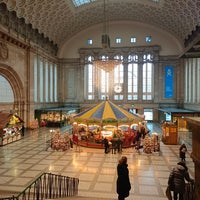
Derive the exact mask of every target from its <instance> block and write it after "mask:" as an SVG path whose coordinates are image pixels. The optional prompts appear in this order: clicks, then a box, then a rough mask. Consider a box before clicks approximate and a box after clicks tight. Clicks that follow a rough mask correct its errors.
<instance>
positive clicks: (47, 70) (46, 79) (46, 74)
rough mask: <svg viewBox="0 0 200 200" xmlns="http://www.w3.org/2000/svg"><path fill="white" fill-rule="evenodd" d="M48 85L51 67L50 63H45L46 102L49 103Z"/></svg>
mask: <svg viewBox="0 0 200 200" xmlns="http://www.w3.org/2000/svg"><path fill="white" fill-rule="evenodd" d="M48 85H49V66H48V62H47V61H46V62H45V86H46V87H45V101H46V102H48V101H49V90H48Z"/></svg>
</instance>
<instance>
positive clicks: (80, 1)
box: [72, 0, 96, 7]
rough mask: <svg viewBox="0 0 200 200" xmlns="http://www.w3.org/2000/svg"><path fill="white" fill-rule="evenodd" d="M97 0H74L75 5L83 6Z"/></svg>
mask: <svg viewBox="0 0 200 200" xmlns="http://www.w3.org/2000/svg"><path fill="white" fill-rule="evenodd" d="M94 1H96V0H72V2H73V4H74V6H75V7H79V6H83V5H85V4H88V3H92V2H94Z"/></svg>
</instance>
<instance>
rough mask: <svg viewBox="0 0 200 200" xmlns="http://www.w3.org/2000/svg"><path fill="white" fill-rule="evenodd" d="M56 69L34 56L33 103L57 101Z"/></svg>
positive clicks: (54, 66) (53, 65)
mask: <svg viewBox="0 0 200 200" xmlns="http://www.w3.org/2000/svg"><path fill="white" fill-rule="evenodd" d="M57 70H58V67H57V65H56V64H52V63H50V62H48V61H47V60H46V61H45V60H44V58H42V57H39V56H34V101H35V102H38V101H39V102H55V101H57V100H58V99H57V98H58V97H57V93H58V92H57V81H58V79H57V76H58V73H57Z"/></svg>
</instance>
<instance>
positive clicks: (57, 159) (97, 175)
mask: <svg viewBox="0 0 200 200" xmlns="http://www.w3.org/2000/svg"><path fill="white" fill-rule="evenodd" d="M148 126H149V128H150V129H151V131H152V132H157V133H160V134H161V129H160V127H159V125H158V124H153V123H152V124H151V123H149V124H148ZM61 131H65V128H63V129H61ZM190 134H191V133H189V134H187V133H185V132H184V134H182V133H179V137H180V142H185V143H186V144H187V147H188V153H187V157H186V161H187V166H188V168H189V172H190V175H191V177H192V178H193V176H194V164H193V162H192V160H191V158H190V156H189V153H190V152H191V135H190ZM182 135H183V137H182ZM50 136H51V135H50V129H48V128H40V129H39V130H33V131H28V132H26V133H25V136H24V138H23V139H21V140H19V141H16V142H14V143H11V144H8V145H5V146H3V147H0V175H1V178H0V197H2V196H3V195H5V192H6V193H8V194H13V193H15V192H21V191H22V190H23V189H24V188H25V187H26V186H27V185H28V184H30V183H31V182H32V181H33V179H35V178H36V177H38V176H39V175H40V174H41V173H43V172H51V173H56V174H61V175H66V176H70V177H77V178H79V180H80V183H79V194H78V195H79V196H84V197H93V198H96V197H99V198H101V199H104V198H107V199H110V200H112V199H117V194H116V179H117V176H116V166H117V163H118V160H119V159H120V157H121V156H122V155H125V156H127V157H128V168H129V173H130V181H131V186H132V188H131V191H130V196H129V197H128V198H127V200H131V199H134V200H141V199H143V200H147V199H148V200H164V199H167V198H166V196H165V190H166V187H167V181H168V176H169V173H170V170H171V169H172V168H173V167H174V166H176V164H177V162H178V161H179V156H178V148H179V145H165V144H163V143H162V142H161V151H160V152H159V153H152V154H146V153H143V152H142V149H141V150H140V153H138V152H136V151H135V150H134V149H133V148H126V149H123V152H122V154H111V153H109V154H104V150H102V149H92V148H84V147H81V148H80V151H75V149H70V150H68V151H64V152H62V151H53V150H51V149H48V150H47V151H46V150H45V149H46V141H48V140H49V139H50ZM183 139H184V140H183Z"/></svg>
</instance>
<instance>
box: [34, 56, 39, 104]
mask: <svg viewBox="0 0 200 200" xmlns="http://www.w3.org/2000/svg"><path fill="white" fill-rule="evenodd" d="M37 62H38V59H37V56H34V102H37V101H38V89H37V88H38V79H37V77H38V76H37V73H38V65H37Z"/></svg>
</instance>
